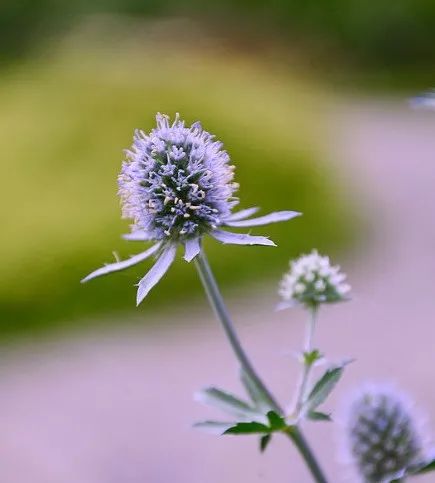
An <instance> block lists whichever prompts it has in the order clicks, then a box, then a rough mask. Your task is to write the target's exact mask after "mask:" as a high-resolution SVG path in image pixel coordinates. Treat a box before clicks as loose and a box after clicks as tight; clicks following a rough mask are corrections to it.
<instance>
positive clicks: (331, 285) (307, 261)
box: [279, 250, 350, 307]
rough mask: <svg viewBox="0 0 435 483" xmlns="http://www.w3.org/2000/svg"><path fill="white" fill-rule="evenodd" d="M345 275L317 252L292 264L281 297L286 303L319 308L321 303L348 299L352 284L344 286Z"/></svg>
mask: <svg viewBox="0 0 435 483" xmlns="http://www.w3.org/2000/svg"><path fill="white" fill-rule="evenodd" d="M345 280H346V275H345V274H344V273H342V272H340V267H338V266H331V263H330V261H329V257H323V256H320V255H319V254H318V253H317V251H316V250H313V252H312V253H311V254H309V255H303V256H301V257H300V258H298V259H297V260H294V261H291V262H290V270H289V271H288V272H287V273H286V274H285V275H284V277H283V279H282V281H281V285H280V290H279V294H280V295H281V297H282V298H283V300H284V302H296V303H301V304H304V305H307V306H309V307H316V306H317V305H319V304H321V303H333V302H340V301H342V300H345V298H346V295H347V294H348V293H349V292H350V285H348V284H347V283H344V282H345Z"/></svg>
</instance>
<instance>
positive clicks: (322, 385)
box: [305, 364, 345, 412]
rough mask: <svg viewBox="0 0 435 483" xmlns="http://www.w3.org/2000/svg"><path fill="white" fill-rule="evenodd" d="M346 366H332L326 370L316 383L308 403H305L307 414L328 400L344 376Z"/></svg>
mask: <svg viewBox="0 0 435 483" xmlns="http://www.w3.org/2000/svg"><path fill="white" fill-rule="evenodd" d="M344 367H345V364H343V365H340V366H332V367H330V368H328V369H326V371H325V373H324V374H323V376H322V377H321V378H320V379H319V380H318V381H317V382H316V384H315V385H314V387H313V389H312V390H311V392H310V394H309V396H308V398H307V401H306V403H305V409H306V410H307V412H311V411H313V410H315V409H316V408H317V407H318V406H320V404H322V403H323V402H325V400H326V398H327V397H328V396H329V394H331V392H332V390H333V389H334V387H335V385H336V384H337V382H338V381H339V379H340V377H341V375H342V374H343V370H344Z"/></svg>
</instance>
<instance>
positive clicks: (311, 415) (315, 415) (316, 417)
mask: <svg viewBox="0 0 435 483" xmlns="http://www.w3.org/2000/svg"><path fill="white" fill-rule="evenodd" d="M307 418H308V419H311V421H332V418H331V415H330V414H326V413H321V412H320V411H309V412H308V413H307Z"/></svg>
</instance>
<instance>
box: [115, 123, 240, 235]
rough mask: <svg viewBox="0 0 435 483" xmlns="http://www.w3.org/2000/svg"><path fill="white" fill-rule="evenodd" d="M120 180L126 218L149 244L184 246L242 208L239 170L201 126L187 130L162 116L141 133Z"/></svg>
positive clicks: (129, 154)
mask: <svg viewBox="0 0 435 483" xmlns="http://www.w3.org/2000/svg"><path fill="white" fill-rule="evenodd" d="M126 153H127V160H126V161H124V163H123V164H122V169H121V174H120V176H119V194H120V196H121V200H122V205H123V215H124V217H125V218H132V219H133V220H134V224H133V225H132V229H133V234H137V233H140V234H142V236H143V237H144V238H146V239H150V240H163V241H175V242H177V241H185V240H188V239H189V238H196V237H199V236H201V235H203V234H204V233H207V232H209V231H211V230H214V229H216V228H217V227H218V226H220V225H222V224H223V222H224V220H226V219H227V218H228V217H229V216H230V214H231V209H232V208H233V207H234V206H235V205H236V204H237V203H238V199H237V198H235V197H234V193H235V191H236V190H237V188H238V185H237V184H236V183H234V182H233V178H234V166H232V165H231V164H230V157H229V156H228V153H227V152H226V151H225V150H223V149H222V143H221V142H219V141H215V140H214V136H212V135H211V134H210V133H208V132H207V131H204V130H203V129H202V127H201V124H200V123H198V122H196V123H195V124H193V125H192V126H191V127H185V125H184V121H181V120H180V119H179V117H178V115H177V116H176V118H175V121H174V122H173V124H170V122H169V118H168V117H167V116H163V115H161V114H158V115H157V128H155V129H153V130H152V131H151V132H150V133H149V134H144V133H143V132H142V131H136V132H135V135H134V141H133V146H132V148H131V149H129V150H127V152H126Z"/></svg>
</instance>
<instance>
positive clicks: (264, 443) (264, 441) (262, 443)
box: [260, 434, 272, 453]
mask: <svg viewBox="0 0 435 483" xmlns="http://www.w3.org/2000/svg"><path fill="white" fill-rule="evenodd" d="M271 439H272V435H271V434H265V435H264V436H262V437H261V438H260V451H261V452H262V453H263V452H264V451H265V450H266V448H267V447H268V445H269V443H270V440H271Z"/></svg>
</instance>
